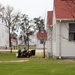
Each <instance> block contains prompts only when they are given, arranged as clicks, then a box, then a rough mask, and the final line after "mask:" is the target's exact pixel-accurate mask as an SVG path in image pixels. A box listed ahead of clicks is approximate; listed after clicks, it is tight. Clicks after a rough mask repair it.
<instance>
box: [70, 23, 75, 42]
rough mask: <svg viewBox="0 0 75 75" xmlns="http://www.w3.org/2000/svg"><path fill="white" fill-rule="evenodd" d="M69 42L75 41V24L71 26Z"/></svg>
mask: <svg viewBox="0 0 75 75" xmlns="http://www.w3.org/2000/svg"><path fill="white" fill-rule="evenodd" d="M69 41H75V23H70V24H69Z"/></svg>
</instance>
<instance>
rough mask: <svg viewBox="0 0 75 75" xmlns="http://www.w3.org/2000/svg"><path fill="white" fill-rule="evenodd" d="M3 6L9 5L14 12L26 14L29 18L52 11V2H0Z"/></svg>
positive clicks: (43, 0) (10, 0) (48, 0)
mask: <svg viewBox="0 0 75 75" xmlns="http://www.w3.org/2000/svg"><path fill="white" fill-rule="evenodd" d="M0 3H1V4H2V5H3V6H7V5H10V6H12V7H13V8H14V10H15V11H19V12H21V13H23V14H27V15H28V16H29V18H31V19H33V18H34V17H38V16H42V17H43V18H44V16H45V15H46V12H47V11H49V10H52V9H53V0H0Z"/></svg>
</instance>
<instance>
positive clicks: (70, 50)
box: [56, 21, 75, 58]
mask: <svg viewBox="0 0 75 75" xmlns="http://www.w3.org/2000/svg"><path fill="white" fill-rule="evenodd" d="M69 23H72V22H62V21H61V22H57V29H56V33H57V34H56V41H57V47H56V56H59V55H61V56H62V57H70V58H71V57H75V42H74V41H69ZM60 26H61V31H60V29H59V28H60ZM59 39H60V40H61V41H60V40H59Z"/></svg>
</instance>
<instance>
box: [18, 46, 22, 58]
mask: <svg viewBox="0 0 75 75" xmlns="http://www.w3.org/2000/svg"><path fill="white" fill-rule="evenodd" d="M18 57H21V48H20V47H19V48H18Z"/></svg>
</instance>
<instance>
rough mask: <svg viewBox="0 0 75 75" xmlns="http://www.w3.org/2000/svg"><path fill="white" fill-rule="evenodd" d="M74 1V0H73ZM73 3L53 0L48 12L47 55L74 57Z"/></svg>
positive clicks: (67, 0) (74, 17)
mask: <svg viewBox="0 0 75 75" xmlns="http://www.w3.org/2000/svg"><path fill="white" fill-rule="evenodd" d="M74 2H75V1H74ZM74 10H75V4H74V3H72V1H71V0H54V7H53V11H50V12H48V19H47V20H48V21H47V22H48V23H47V24H48V25H47V36H48V38H47V39H48V40H49V41H48V46H47V49H48V56H53V57H56V58H75V11H74Z"/></svg>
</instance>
